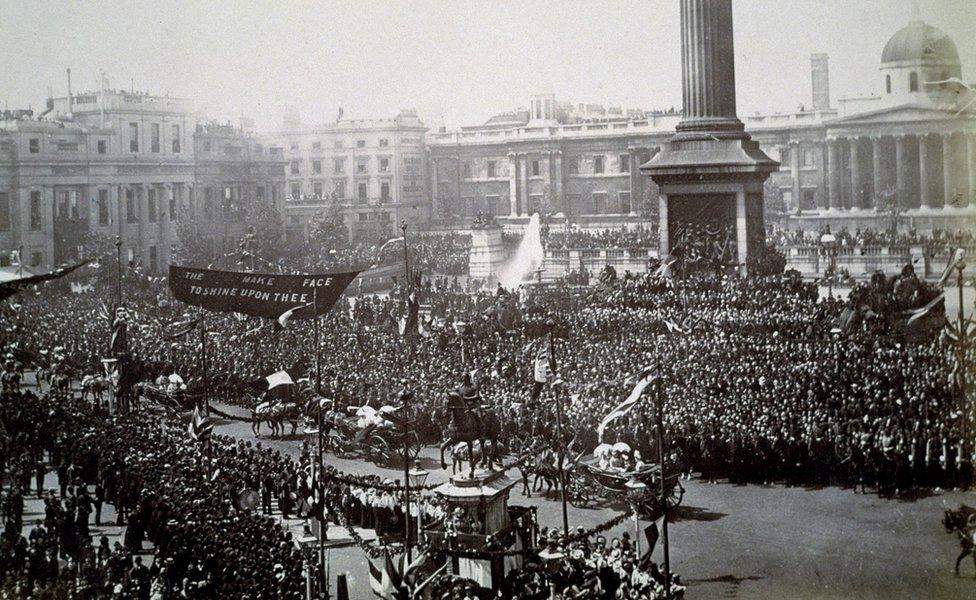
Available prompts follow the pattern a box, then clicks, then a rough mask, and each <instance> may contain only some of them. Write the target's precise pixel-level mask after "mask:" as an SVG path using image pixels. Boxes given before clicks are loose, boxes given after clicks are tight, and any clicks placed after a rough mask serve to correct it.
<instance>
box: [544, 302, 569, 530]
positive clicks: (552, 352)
mask: <svg viewBox="0 0 976 600" xmlns="http://www.w3.org/2000/svg"><path fill="white" fill-rule="evenodd" d="M548 325H549V360H550V361H552V365H553V369H552V370H553V373H552V374H553V376H555V370H556V369H555V365H556V340H555V337H554V336H553V330H554V329H555V328H556V323H555V321H553V320H551V319H550V320H549V323H548ZM553 383H555V381H554V382H553ZM552 393H553V395H554V396H555V397H556V438H557V443H558V444H559V458H558V467H559V492H560V501H561V502H562V509H563V537H564V538H566V539H569V508H568V507H567V505H566V472H565V469H564V468H563V464H564V462H565V458H566V449H565V448H564V447H563V403H562V400H561V399H560V397H559V386H556V385H554V386H553V390H552Z"/></svg>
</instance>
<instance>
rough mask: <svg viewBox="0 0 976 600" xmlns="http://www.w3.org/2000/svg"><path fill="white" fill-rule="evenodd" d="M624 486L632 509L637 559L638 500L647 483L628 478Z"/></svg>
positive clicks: (639, 553) (638, 532) (638, 539)
mask: <svg viewBox="0 0 976 600" xmlns="http://www.w3.org/2000/svg"><path fill="white" fill-rule="evenodd" d="M624 486H625V487H626V488H627V497H628V498H629V499H630V505H631V507H632V508H633V510H634V539H635V540H636V543H637V560H640V557H641V543H640V533H641V532H640V501H641V498H642V497H643V496H644V491H645V490H647V484H645V483H644V482H643V481H637V480H636V479H628V480H627V483H625V484H624Z"/></svg>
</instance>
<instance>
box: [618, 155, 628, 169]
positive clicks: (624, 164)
mask: <svg viewBox="0 0 976 600" xmlns="http://www.w3.org/2000/svg"><path fill="white" fill-rule="evenodd" d="M619 160H620V172H621V173H630V155H629V154H621V155H620V159H619Z"/></svg>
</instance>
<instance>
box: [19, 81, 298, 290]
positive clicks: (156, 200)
mask: <svg viewBox="0 0 976 600" xmlns="http://www.w3.org/2000/svg"><path fill="white" fill-rule="evenodd" d="M198 138H200V139H198ZM198 142H199V143H200V148H203V150H202V152H199V153H198V151H197V149H198ZM254 144H255V142H254V141H253V140H249V138H248V136H246V135H244V134H243V133H241V132H240V131H228V130H222V131H221V133H220V134H219V135H217V134H216V132H206V131H202V130H201V131H198V129H197V120H196V117H195V116H194V111H193V104H192V102H191V101H189V100H186V99H182V98H170V97H164V96H153V95H149V94H143V93H133V92H125V91H117V90H99V91H96V92H89V93H80V94H71V93H70V92H69V94H68V95H67V96H65V97H61V98H51V99H49V100H48V102H47V108H46V110H45V112H44V113H42V114H41V115H36V116H35V115H33V113H32V112H31V111H14V112H6V113H4V114H2V115H0V266H6V265H9V264H11V262H12V260H13V259H14V258H15V257H16V255H17V253H18V252H19V253H20V259H21V264H22V265H24V266H25V267H28V268H35V269H36V270H38V271H43V270H48V269H51V268H52V267H54V266H57V265H61V264H64V263H67V262H71V261H73V260H77V259H80V258H85V257H84V256H83V253H84V248H83V245H84V242H85V240H86V238H88V237H89V234H96V235H100V236H105V237H107V238H110V239H111V240H113V241H114V240H115V238H116V237H118V238H119V239H120V240H121V249H122V257H123V260H126V261H130V262H133V263H141V264H142V265H143V266H144V267H146V268H147V269H148V270H150V271H163V270H164V269H165V268H166V266H167V265H168V264H169V262H170V260H171V258H172V253H173V249H174V247H175V246H176V244H177V242H178V233H177V220H178V219H180V218H183V217H184V216H185V217H186V218H197V217H199V216H200V215H203V209H202V208H201V207H203V206H204V205H205V202H206V198H204V193H205V191H206V189H207V187H208V186H210V185H211V184H212V185H214V186H217V185H218V183H217V182H218V180H219V186H220V189H221V190H223V189H224V188H226V187H230V188H231V189H232V190H238V191H242V192H243V190H244V187H242V186H246V187H247V189H248V190H249V191H254V192H255V193H256V192H257V190H258V189H260V187H262V186H263V187H264V188H265V190H266V191H267V192H266V193H267V197H268V199H269V200H270V199H272V198H273V194H275V195H277V197H279V198H281V197H283V189H282V186H283V179H284V177H283V175H282V171H283V168H284V161H283V159H282V158H281V154H280V150H279V151H278V155H277V157H276V156H274V155H273V154H272V153H271V152H270V151H266V152H264V154H263V156H261V157H257V156H255V150H256V147H255V145H254ZM245 148H247V150H244V149H245ZM232 163H233V164H234V167H233V169H232V170H233V171H234V173H235V174H234V175H233V177H230V178H228V177H223V176H221V177H218V175H220V169H226V168H228V166H229V165H231V164H232ZM218 164H219V165H220V167H219V168H218V166H217V165H218ZM268 164H270V165H271V167H270V168H268ZM204 176H205V177H206V178H209V179H205V180H206V181H207V182H211V183H207V184H206V185H196V182H197V179H198V178H205V177H204ZM262 178H263V179H262ZM275 190H277V191H275ZM198 212H199V214H197V213H198ZM215 231H216V230H215ZM220 231H221V232H222V231H223V229H221V230H220Z"/></svg>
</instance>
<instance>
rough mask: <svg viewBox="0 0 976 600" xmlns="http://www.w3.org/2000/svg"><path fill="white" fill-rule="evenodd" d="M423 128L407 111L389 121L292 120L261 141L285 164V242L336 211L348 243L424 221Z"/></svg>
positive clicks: (427, 214)
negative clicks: (319, 217)
mask: <svg viewBox="0 0 976 600" xmlns="http://www.w3.org/2000/svg"><path fill="white" fill-rule="evenodd" d="M425 133H426V127H425V126H424V124H423V122H422V121H421V120H420V118H419V117H418V116H417V113H416V112H415V111H413V110H402V111H400V113H399V114H398V115H397V116H395V117H393V118H392V119H369V120H349V119H341V118H340V119H339V120H337V121H336V122H334V123H329V124H324V125H305V124H302V123H301V121H300V120H299V119H297V118H295V117H294V116H292V117H291V118H290V119H288V122H286V123H285V127H284V128H283V129H282V130H280V131H276V132H273V133H269V134H268V135H267V138H268V139H270V140H273V141H274V143H275V144H277V145H280V146H281V147H282V148H284V153H285V159H286V160H287V165H286V171H285V177H286V200H285V203H286V206H287V220H286V224H285V225H286V235H288V236H289V237H290V238H292V239H294V238H295V237H300V236H303V235H305V234H306V233H307V228H308V225H309V222H310V220H311V218H312V217H313V216H315V215H316V214H319V213H320V212H322V211H326V210H338V212H339V213H340V214H341V215H342V216H343V219H344V221H345V223H346V226H347V229H348V230H349V232H350V235H351V236H353V237H356V236H359V235H364V234H367V233H370V232H375V231H376V230H389V229H391V228H392V227H393V226H394V224H396V223H399V221H400V220H401V219H405V220H407V221H408V222H411V223H424V222H426V221H427V220H428V219H429V217H430V202H429V200H428V194H427V186H426V177H425V171H426V158H427V153H426V148H425Z"/></svg>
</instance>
